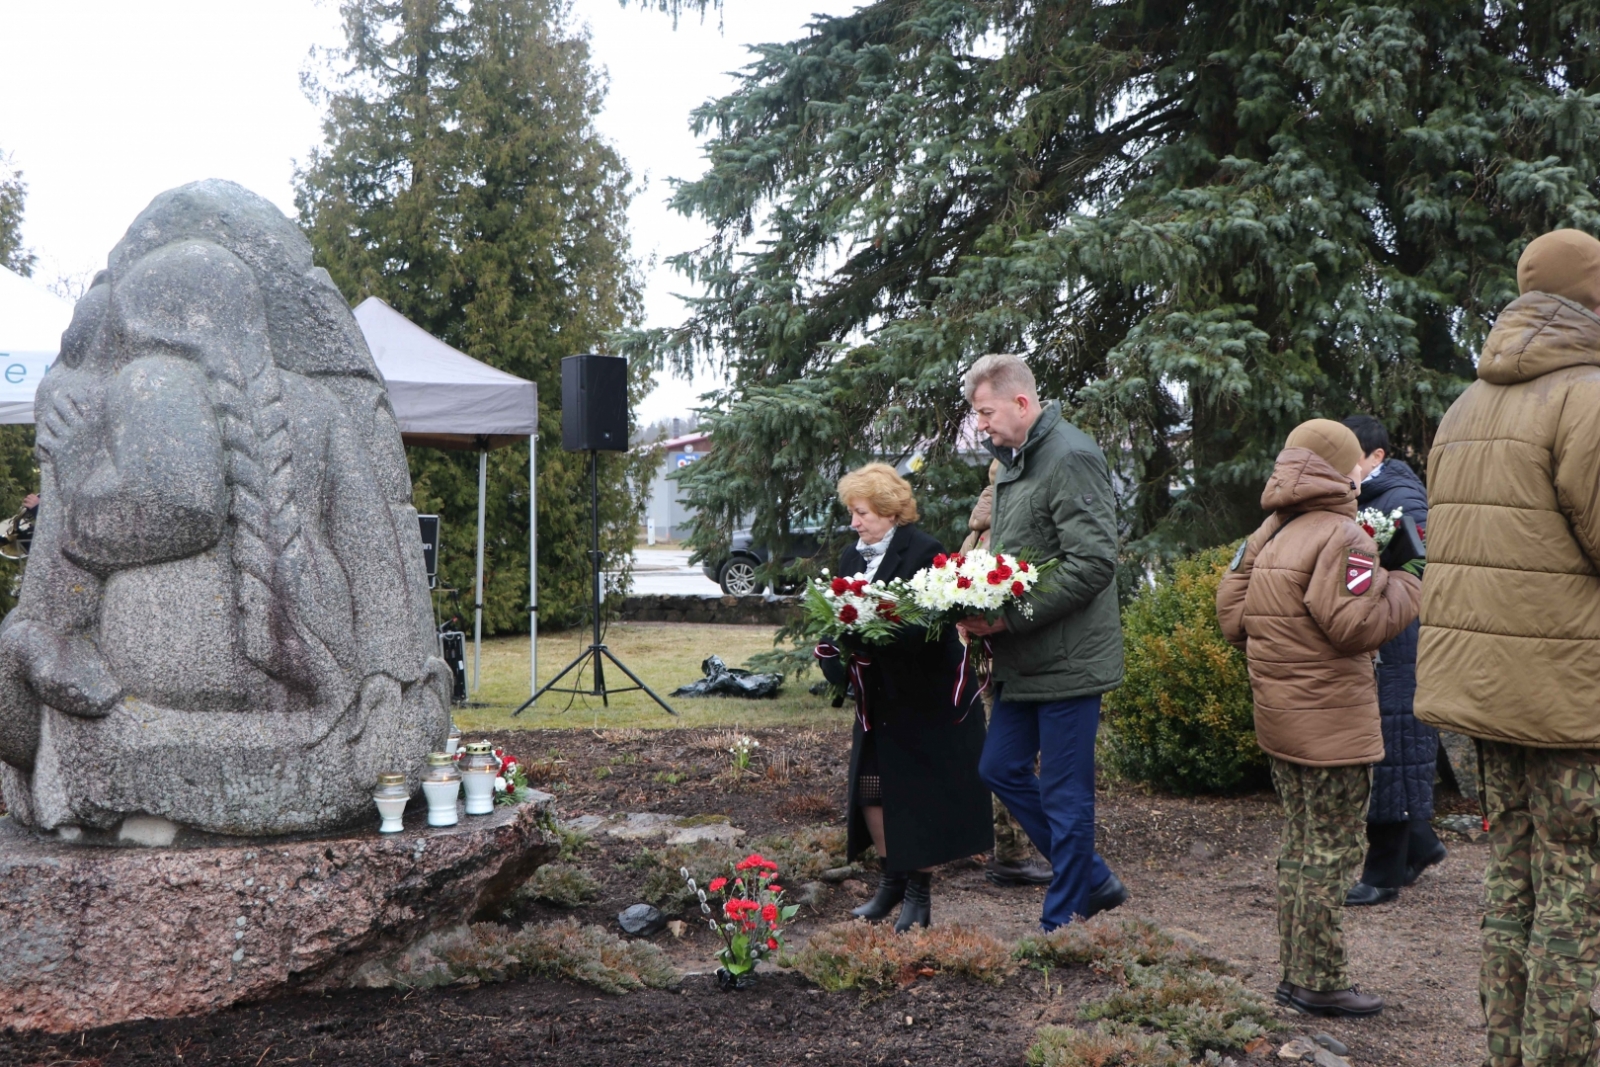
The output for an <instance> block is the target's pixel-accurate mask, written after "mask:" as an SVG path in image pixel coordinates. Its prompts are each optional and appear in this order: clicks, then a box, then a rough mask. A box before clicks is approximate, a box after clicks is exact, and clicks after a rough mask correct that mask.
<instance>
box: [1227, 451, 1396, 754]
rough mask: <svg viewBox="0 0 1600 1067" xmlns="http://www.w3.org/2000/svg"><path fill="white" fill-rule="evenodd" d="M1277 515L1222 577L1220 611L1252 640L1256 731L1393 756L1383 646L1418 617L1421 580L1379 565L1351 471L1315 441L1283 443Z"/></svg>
mask: <svg viewBox="0 0 1600 1067" xmlns="http://www.w3.org/2000/svg"><path fill="white" fill-rule="evenodd" d="M1261 506H1262V508H1263V509H1265V510H1267V511H1270V512H1272V513H1273V514H1272V516H1271V517H1270V518H1268V519H1267V521H1266V522H1264V523H1262V524H1261V528H1260V529H1258V530H1257V531H1256V532H1255V533H1253V534H1251V535H1250V538H1249V540H1248V541H1246V542H1245V544H1244V546H1243V548H1242V549H1241V552H1240V555H1239V556H1238V557H1237V558H1236V559H1235V562H1234V565H1233V568H1232V569H1231V570H1230V571H1229V572H1228V574H1227V575H1225V576H1224V577H1223V579H1222V584H1221V585H1220V586H1218V587H1217V621H1218V622H1220V623H1221V624H1222V632H1223V633H1224V634H1225V635H1226V636H1227V638H1228V640H1229V641H1231V642H1233V644H1235V645H1237V646H1238V647H1240V648H1242V649H1244V652H1245V657H1246V659H1247V660H1248V661H1249V664H1250V689H1251V692H1252V693H1253V695H1254V697H1255V706H1256V716H1255V719H1256V741H1257V742H1258V743H1259V744H1260V745H1261V747H1262V749H1263V750H1265V751H1266V753H1267V754H1268V755H1271V756H1276V757H1278V758H1279V759H1283V760H1288V761H1289V762H1291V763H1303V764H1307V765H1309V766H1313V767H1342V766H1348V765H1354V764H1361V763H1376V762H1378V761H1379V760H1381V759H1383V731H1382V729H1381V728H1380V726H1379V724H1378V686H1377V681H1376V679H1375V678H1374V676H1373V671H1372V653H1373V651H1374V650H1376V649H1377V648H1378V646H1380V645H1382V644H1383V643H1384V642H1385V641H1388V640H1389V639H1390V638H1392V637H1394V636H1395V635H1396V634H1398V633H1399V632H1400V631H1401V630H1404V629H1405V628H1406V627H1407V626H1409V625H1410V624H1411V620H1412V619H1415V618H1416V617H1417V602H1418V600H1419V598H1420V595H1421V583H1420V582H1418V581H1417V579H1416V578H1414V577H1413V576H1411V575H1409V574H1406V573H1404V572H1401V571H1386V570H1383V569H1382V568H1381V567H1379V566H1378V549H1377V545H1375V544H1374V543H1373V541H1372V538H1371V537H1369V536H1367V533H1366V531H1365V530H1363V529H1362V528H1361V527H1360V526H1358V525H1357V524H1356V521H1355V514H1356V488H1355V486H1353V485H1352V484H1350V479H1349V476H1348V475H1345V474H1340V473H1339V472H1338V471H1335V470H1334V469H1333V468H1332V467H1331V466H1329V465H1328V461H1327V460H1325V459H1323V458H1322V457H1321V456H1318V455H1317V454H1316V453H1315V452H1312V451H1310V450H1309V449H1305V448H1286V449H1284V450H1283V451H1282V452H1281V453H1279V455H1278V463H1277V466H1276V467H1275V468H1274V469H1273V472H1272V478H1271V479H1270V480H1269V481H1268V482H1267V488H1266V490H1265V491H1263V492H1262V494H1261Z"/></svg>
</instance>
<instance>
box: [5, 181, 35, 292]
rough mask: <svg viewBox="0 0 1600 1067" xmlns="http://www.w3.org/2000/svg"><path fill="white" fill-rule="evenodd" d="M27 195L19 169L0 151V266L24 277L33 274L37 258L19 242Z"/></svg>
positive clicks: (25, 185)
mask: <svg viewBox="0 0 1600 1067" xmlns="http://www.w3.org/2000/svg"><path fill="white" fill-rule="evenodd" d="M27 198H28V186H27V183H26V182H24V181H23V180H22V172H21V171H20V170H18V169H17V168H16V166H15V165H14V164H13V163H12V160H11V157H10V156H9V155H7V154H6V153H5V152H0V267H5V268H6V269H7V270H12V271H15V272H17V273H18V274H20V275H22V276H23V277H27V276H28V275H30V274H32V273H33V264H34V260H35V258H36V257H35V256H34V254H33V253H32V252H30V251H28V250H27V249H26V248H24V247H23V245H22V206H23V204H24V202H25V201H26V200H27Z"/></svg>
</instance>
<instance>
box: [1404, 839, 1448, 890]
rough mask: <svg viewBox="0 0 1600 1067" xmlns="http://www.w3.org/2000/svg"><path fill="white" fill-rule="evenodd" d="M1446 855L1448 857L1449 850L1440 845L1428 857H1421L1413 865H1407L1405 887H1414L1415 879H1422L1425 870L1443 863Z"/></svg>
mask: <svg viewBox="0 0 1600 1067" xmlns="http://www.w3.org/2000/svg"><path fill="white" fill-rule="evenodd" d="M1448 855H1450V850H1449V849H1447V848H1445V847H1444V846H1443V845H1440V846H1439V847H1438V849H1436V850H1435V851H1434V852H1432V853H1430V854H1429V855H1426V856H1424V857H1422V858H1421V859H1420V860H1417V861H1416V862H1414V863H1407V864H1406V885H1416V884H1417V879H1418V878H1421V877H1422V872H1423V871H1425V870H1427V869H1428V868H1429V867H1433V866H1437V865H1438V864H1440V863H1443V862H1444V858H1445V857H1446V856H1448Z"/></svg>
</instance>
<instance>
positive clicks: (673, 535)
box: [640, 431, 711, 544]
mask: <svg viewBox="0 0 1600 1067" xmlns="http://www.w3.org/2000/svg"><path fill="white" fill-rule="evenodd" d="M645 447H647V448H659V449H660V450H661V463H660V464H659V465H658V466H657V467H656V472H655V475H654V476H653V477H652V478H651V479H650V495H649V499H648V501H647V502H646V503H645V508H644V528H643V529H642V530H641V531H640V533H641V535H642V536H643V537H644V539H645V543H646V544H655V543H657V542H661V541H682V540H683V539H684V538H685V537H687V536H688V535H689V527H688V522H689V519H690V518H691V516H693V514H694V512H693V511H692V510H691V509H690V508H689V507H688V506H687V505H686V504H684V503H683V501H682V500H680V499H679V495H678V494H679V493H680V491H681V490H680V489H679V486H678V483H677V482H676V481H674V480H672V478H671V477H670V475H672V474H673V473H674V472H675V471H680V470H682V469H683V468H685V467H687V466H689V465H690V464H693V463H698V462H699V461H700V460H701V459H703V458H704V457H705V454H706V452H707V451H709V450H710V448H711V435H710V434H708V433H702V432H700V431H694V432H692V433H687V434H684V435H683V436H681V437H671V438H668V439H667V440H665V441H657V442H655V443H654V444H651V445H647V446H645Z"/></svg>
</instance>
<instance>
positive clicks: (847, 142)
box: [630, 0, 1600, 554]
mask: <svg viewBox="0 0 1600 1067" xmlns="http://www.w3.org/2000/svg"><path fill="white" fill-rule="evenodd" d="M646 6H649V5H646ZM1597 21H1600V7H1596V6H1595V5H1593V4H1590V3H1584V2H1581V0H1530V2H1527V3H1521V4H1510V3H1485V2H1476V3H1474V2H1452V0H1415V2H1408V3H1405V4H1398V3H1387V4H1385V3H1378V4H1373V3H1354V2H1341V0H1333V2H1329V0H1317V2H1311V0H1285V2H1283V3H1275V4H1259V3H1247V2H1243V0H1219V2H1217V3H1209V4H1189V3H1179V2H1174V0H1060V2H1053V3H1043V2H1039V0H878V2H875V3H868V4H865V5H863V6H861V7H860V8H858V9H857V10H856V11H855V12H854V13H853V14H850V15H848V16H844V17H823V18H818V19H817V20H816V21H815V22H814V23H813V24H812V25H811V27H810V30H809V33H808V35H807V36H806V37H804V38H803V39H801V40H797V41H793V42H789V43H785V44H775V45H770V46H764V47H762V48H760V49H758V50H756V52H755V56H754V60H753V62H752V63H751V64H750V65H749V66H748V67H747V68H746V69H745V70H744V72H743V73H742V75H741V81H740V84H739V86H738V88H737V90H736V91H735V92H733V93H732V94H731V95H729V96H727V97H725V98H723V99H720V100H716V101H713V102H710V103H708V104H707V105H705V106H704V107H702V108H701V109H700V110H699V111H697V112H696V115H695V119H694V121H695V124H696V128H697V130H698V131H699V132H700V133H701V134H702V135H703V136H704V137H705V139H706V146H707V155H708V161H709V162H708V168H707V170H706V172H705V173H704V174H703V175H702V176H701V177H700V178H698V179H697V180H695V181H691V182H688V183H686V184H684V185H682V186H681V187H680V188H679V189H678V191H677V194H676V199H675V204H676V206H677V208H678V209H679V210H680V211H682V212H684V213H686V214H689V215H693V216H698V217H700V218H702V219H704V220H705V221H706V222H708V223H709V224H710V226H711V227H712V229H713V236H712V238H711V239H710V240H709V242H708V243H707V244H706V245H705V246H703V247H701V248H698V249H695V250H693V251H691V252H689V253H686V254H684V255H682V256H679V257H678V258H677V259H676V260H675V265H676V266H677V267H678V269H680V270H681V271H682V272H683V273H684V274H685V275H687V276H688V277H690V278H692V279H694V280H696V281H698V282H699V283H700V284H701V285H702V286H703V287H704V294H705V295H704V297H703V298H702V299H698V300H695V301H694V302H692V303H691V305H690V308H689V315H688V317H687V319H686V321H685V322H684V323H683V324H682V326H681V327H680V328H678V329H674V330H663V331H654V332H638V333H635V334H633V335H632V336H631V339H630V344H631V345H632V346H633V348H634V350H636V351H640V352H647V353H649V354H650V355H651V356H653V358H655V359H656V360H658V361H660V363H661V364H662V365H664V366H672V367H676V368H678V369H680V370H681V369H683V368H686V367H688V366H690V365H691V364H693V363H695V362H696V361H702V362H708V363H710V364H712V365H713V366H717V367H721V368H723V369H725V370H726V372H727V375H728V379H729V386H728V388H727V389H726V390H725V391H723V392H722V393H720V394H719V395H718V396H717V397H716V400H715V405H714V406H715V408H716V410H715V413H714V414H713V415H712V416H711V419H710V421H711V423H712V429H713V432H714V434H715V439H716V441H717V447H716V448H715V449H714V450H713V451H712V452H711V453H710V455H709V456H708V458H707V459H706V460H703V461H702V462H701V463H699V464H697V465H696V466H695V467H694V468H693V469H692V470H691V471H689V472H687V474H686V475H685V478H684V484H685V488H686V495H687V496H688V497H689V498H690V499H691V500H692V501H693V502H694V503H695V504H696V505H697V506H698V507H699V509H700V513H701V515H702V517H703V518H704V520H705V529H702V530H701V531H700V532H699V533H698V534H697V537H698V538H699V540H700V541H701V542H702V543H703V544H708V545H709V544H711V543H714V542H716V541H717V540H719V539H720V538H721V537H723V536H725V535H726V533H727V531H728V529H729V528H731V526H732V525H733V524H734V523H735V522H736V521H737V519H738V518H739V517H740V516H742V515H743V514H748V513H754V514H755V515H756V517H757V523H756V525H757V527H758V530H759V531H764V532H766V533H768V534H771V533H775V532H776V531H778V530H779V528H780V527H781V526H782V524H783V523H784V522H785V521H788V519H789V518H790V517H791V516H793V515H795V514H799V513H803V512H805V511H807V510H812V511H814V510H816V509H817V508H819V507H823V506H826V503H827V500H828V496H829V488H830V486H831V484H832V481H833V479H834V478H835V477H837V475H838V473H839V472H840V471H841V470H842V469H844V468H848V467H849V466H851V465H853V464H855V463H858V462H860V461H862V460H863V459H865V458H866V457H868V456H869V455H870V454H880V455H881V454H888V455H896V454H905V453H909V452H911V451H913V450H915V449H918V448H923V449H925V450H926V451H927V454H928V457H929V460H930V465H929V467H928V468H927V469H926V470H925V473H924V474H923V475H922V477H923V478H924V479H925V480H927V481H928V482H929V484H933V483H935V482H936V483H937V484H939V485H941V486H942V487H944V491H949V490H951V489H954V488H963V487H964V490H965V491H966V492H969V493H972V492H976V489H977V486H978V484H979V483H978V479H977V475H976V473H974V474H973V475H971V476H968V475H965V474H963V473H961V471H960V470H959V469H958V468H962V467H964V466H965V465H964V464H963V463H961V462H960V461H958V460H957V459H956V457H955V456H954V455H953V450H954V448H955V446H956V445H957V443H958V427H959V424H960V421H961V419H962V416H963V411H964V408H963V405H962V402H961V396H960V391H959V381H960V373H961V370H962V369H963V368H964V367H965V366H966V365H967V364H969V363H970V362H971V360H972V359H974V358H975V357H977V356H978V355H981V354H983V353H985V352H990V351H1015V352H1020V353H1022V354H1024V355H1026V356H1027V357H1028V358H1029V360H1030V362H1031V363H1032V365H1033V366H1034V368H1035V370H1036V372H1038V373H1039V376H1040V378H1041V381H1042V385H1043V388H1044V392H1045V394H1046V397H1047V398H1057V399H1060V400H1062V401H1063V402H1064V403H1065V404H1066V406H1067V409H1068V413H1069V414H1070V415H1071V416H1072V417H1073V418H1075V419H1076V420H1078V421H1079V422H1080V423H1081V424H1083V425H1085V426H1086V427H1088V428H1091V429H1092V430H1093V431H1094V432H1096V433H1097V434H1098V436H1099V437H1100V439H1101V440H1102V442H1103V443H1104V444H1105V445H1106V448H1107V453H1108V456H1109V457H1110V458H1111V460H1112V462H1113V465H1114V466H1115V467H1116V468H1117V474H1118V478H1119V485H1120V486H1121V488H1122V489H1123V491H1124V495H1123V500H1122V504H1123V507H1124V516H1125V519H1126V522H1127V531H1126V532H1127V534H1128V535H1129V537H1130V539H1131V540H1132V541H1134V542H1135V545H1134V547H1135V549H1136V550H1143V551H1147V552H1152V553H1162V554H1165V553H1168V552H1171V551H1174V550H1176V549H1178V548H1181V547H1184V546H1205V545H1210V544H1216V543H1218V542H1221V541H1223V540H1225V539H1227V538H1230V537H1234V536H1237V535H1238V534H1240V533H1241V532H1243V531H1245V530H1248V529H1249V528H1251V527H1252V526H1253V525H1254V524H1255V523H1256V522H1257V521H1258V520H1259V505H1258V503H1257V500H1258V497H1259V492H1260V487H1261V484H1262V482H1263V480H1264V478H1265V476H1266V474H1267V472H1268V471H1269V469H1270V464H1271V460H1272V457H1273V455H1274V454H1275V453H1276V452H1277V451H1278V449H1279V447H1280V446H1281V443H1282V441H1283V439H1284V437H1285V435H1286V433H1287V431H1288V430H1289V429H1290V428H1291V427H1292V426H1293V425H1295V424H1296V423H1297V422H1299V421H1301V420H1303V419H1305V418H1308V417H1311V416H1313V415H1328V416H1333V417H1342V416H1344V415H1346V414H1349V413H1352V412H1355V411H1366V412H1371V413H1373V414H1376V415H1378V416H1379V417H1380V418H1382V419H1384V420H1385V421H1386V422H1387V423H1388V424H1389V427H1390V432H1391V435H1392V436H1393V438H1394V439H1395V441H1396V444H1397V448H1398V450H1399V451H1400V452H1401V453H1403V454H1407V455H1410V456H1411V457H1413V458H1416V459H1422V458H1425V456H1426V451H1427V447H1428V443H1429V441H1430V438H1431V432H1432V428H1433V427H1434V426H1435V425H1436V423H1437V420H1438V418H1439V416H1440V415H1441V414H1442V413H1443V411H1444V409H1445V408H1446V407H1447V406H1448V404H1449V402H1450V401H1451V399H1452V398H1453V397H1454V396H1455V395H1456V394H1457V393H1458V392H1459V391H1460V389H1461V388H1463V387H1464V384H1465V382H1466V381H1468V380H1469V379H1470V377H1471V375H1472V372H1473V359H1474V357H1475V353H1476V349H1477V347H1478V346H1479V344H1480V343H1481V340H1482V338H1483V336H1484V334H1485V332H1486V329H1487V327H1488V325H1489V324H1490V323H1491V322H1492V320H1493V317H1494V316H1495V314H1496V313H1497V312H1498V311H1499V310H1500V308H1502V307H1503V306H1504V305H1505V304H1506V303H1507V302H1508V301H1509V300H1510V299H1512V298H1513V297H1514V296H1515V295H1516V291H1517V290H1516V278H1515V264H1516V260H1517V256H1518V254H1519V253H1520V252H1521V250H1522V248H1523V246H1524V245H1525V244H1526V242H1527V241H1528V240H1530V239H1531V238H1532V237H1534V236H1536V235H1537V234H1539V233H1542V232H1544V231H1546V230H1548V229H1551V228H1554V227H1558V226H1575V227H1578V228H1581V229H1585V230H1589V231H1591V232H1600V201H1597V199H1596V197H1597V193H1600V181H1597V175H1600V95H1597V94H1600V48H1597V46H1600V32H1597ZM730 446H731V447H730ZM955 510H958V509H952V511H953V512H954V511H955ZM952 517H953V516H952ZM939 532H940V533H942V534H944V535H945V536H946V538H947V539H950V538H952V537H954V536H955V535H956V533H957V531H956V529H955V528H954V526H953V524H952V525H949V527H948V528H947V529H941V530H940V531H939Z"/></svg>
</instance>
